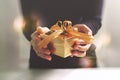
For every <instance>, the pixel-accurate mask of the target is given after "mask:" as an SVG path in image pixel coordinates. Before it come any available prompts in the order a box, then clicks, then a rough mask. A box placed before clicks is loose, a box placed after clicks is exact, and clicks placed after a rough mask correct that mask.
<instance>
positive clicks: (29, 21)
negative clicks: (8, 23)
mask: <svg viewBox="0 0 120 80" xmlns="http://www.w3.org/2000/svg"><path fill="white" fill-rule="evenodd" d="M24 19H25V26H24V27H23V30H22V31H23V34H24V36H25V37H26V38H27V40H29V41H30V40H31V34H32V33H33V32H34V31H35V30H36V27H37V25H36V23H37V20H36V19H33V18H31V17H24Z"/></svg>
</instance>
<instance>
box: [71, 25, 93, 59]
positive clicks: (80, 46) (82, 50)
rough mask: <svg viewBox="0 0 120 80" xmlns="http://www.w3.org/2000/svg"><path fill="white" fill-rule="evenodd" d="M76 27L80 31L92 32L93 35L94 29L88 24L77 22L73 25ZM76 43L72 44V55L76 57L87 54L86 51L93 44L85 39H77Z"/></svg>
mask: <svg viewBox="0 0 120 80" xmlns="http://www.w3.org/2000/svg"><path fill="white" fill-rule="evenodd" d="M73 27H74V29H75V28H77V29H78V31H79V32H82V33H85V34H90V35H92V31H91V29H90V28H88V26H86V25H85V24H76V25H74V26H73ZM73 43H74V44H73V45H72V48H73V49H72V50H71V53H72V55H71V57H73V56H76V57H84V56H86V51H87V50H88V49H89V47H90V46H91V44H87V43H85V41H83V40H81V39H75V40H74V42H73Z"/></svg>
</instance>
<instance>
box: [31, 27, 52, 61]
mask: <svg viewBox="0 0 120 80" xmlns="http://www.w3.org/2000/svg"><path fill="white" fill-rule="evenodd" d="M41 30H42V31H43V32H48V31H49V29H48V28H47V27H43V28H42V27H38V28H37V30H36V31H35V32H33V33H32V35H31V38H32V40H31V45H32V46H33V49H34V50H35V52H36V54H37V56H39V57H41V58H43V59H46V60H49V61H50V60H51V59H52V57H51V56H50V54H51V51H50V50H49V49H48V47H47V48H40V47H39V46H38V43H39V42H40V41H41V40H42V38H41V36H40V31H41ZM51 47H52V46H51Z"/></svg>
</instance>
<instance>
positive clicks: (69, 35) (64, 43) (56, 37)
mask: <svg viewBox="0 0 120 80" xmlns="http://www.w3.org/2000/svg"><path fill="white" fill-rule="evenodd" d="M41 31H42V30H41ZM41 37H42V38H43V40H42V41H40V43H39V46H40V47H41V48H46V47H47V46H48V44H49V43H50V42H52V43H53V46H54V47H55V49H54V51H53V54H55V55H57V56H60V57H63V58H66V57H68V56H70V55H71V50H72V47H71V46H72V45H73V41H74V39H82V40H84V41H85V42H86V43H88V44H91V43H92V42H93V36H92V35H88V34H85V33H81V32H79V31H78V30H77V29H75V28H73V26H72V22H71V21H68V20H65V21H64V22H63V23H62V21H58V22H57V23H56V24H55V25H53V26H52V27H51V28H50V31H49V32H47V33H44V32H41Z"/></svg>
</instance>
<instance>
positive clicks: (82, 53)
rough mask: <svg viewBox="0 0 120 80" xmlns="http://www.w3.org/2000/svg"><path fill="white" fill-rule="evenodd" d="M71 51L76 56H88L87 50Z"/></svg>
mask: <svg viewBox="0 0 120 80" xmlns="http://www.w3.org/2000/svg"><path fill="white" fill-rule="evenodd" d="M71 53H72V56H76V57H84V56H86V51H78V50H72V51H71Z"/></svg>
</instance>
